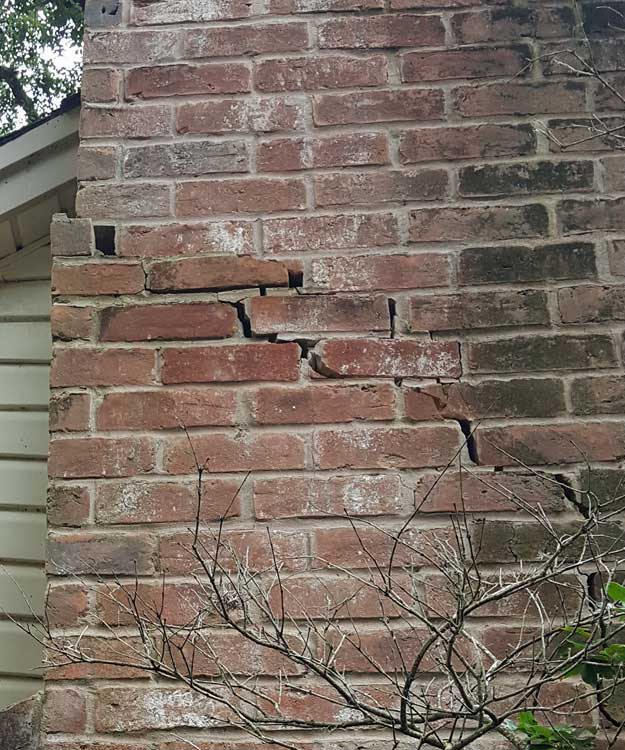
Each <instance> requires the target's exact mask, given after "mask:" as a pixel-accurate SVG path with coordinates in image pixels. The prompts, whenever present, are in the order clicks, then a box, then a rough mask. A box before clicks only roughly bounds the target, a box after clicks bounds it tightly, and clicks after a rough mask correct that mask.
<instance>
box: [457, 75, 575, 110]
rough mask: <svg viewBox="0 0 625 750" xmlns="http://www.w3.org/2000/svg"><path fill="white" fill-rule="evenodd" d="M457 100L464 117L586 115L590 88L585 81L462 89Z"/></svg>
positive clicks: (467, 87)
mask: <svg viewBox="0 0 625 750" xmlns="http://www.w3.org/2000/svg"><path fill="white" fill-rule="evenodd" d="M453 98H454V108H455V110H456V111H457V112H458V113H459V114H461V115H462V116H463V117H483V116H489V115H541V114H555V115H557V114H566V113H570V112H585V111H586V85H585V83H583V82H581V81H563V82H558V83H551V82H549V83H542V82H541V83H539V82H535V83H494V84H492V85H490V86H475V87H474V86H461V87H459V88H457V89H455V90H454V92H453Z"/></svg>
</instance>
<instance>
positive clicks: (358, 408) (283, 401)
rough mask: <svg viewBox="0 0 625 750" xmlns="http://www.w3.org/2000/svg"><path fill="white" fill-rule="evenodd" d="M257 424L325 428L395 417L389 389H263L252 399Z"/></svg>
mask: <svg viewBox="0 0 625 750" xmlns="http://www.w3.org/2000/svg"><path fill="white" fill-rule="evenodd" d="M250 409H251V413H252V417H253V420H254V422H255V423H256V424H325V423H331V422H353V421H357V420H363V419H364V420H369V419H371V420H389V419H393V418H394V415H395V392H394V390H393V388H392V386H390V385H349V386H334V385H309V386H306V387H298V388H284V387H280V388H272V387H267V388H260V389H258V390H257V391H256V392H254V393H253V394H251V396H250Z"/></svg>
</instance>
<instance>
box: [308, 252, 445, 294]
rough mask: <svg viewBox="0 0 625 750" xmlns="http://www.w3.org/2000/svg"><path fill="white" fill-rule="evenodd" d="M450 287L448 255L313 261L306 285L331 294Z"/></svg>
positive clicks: (382, 256) (423, 254)
mask: <svg viewBox="0 0 625 750" xmlns="http://www.w3.org/2000/svg"><path fill="white" fill-rule="evenodd" d="M448 284H449V258H448V256H447V255H443V254H442V253H440V254H435V253H422V254H420V255H395V254H393V255H390V254H387V255H359V256H355V257H342V258H341V257H338V258H319V259H315V260H313V261H312V265H311V272H310V276H309V277H308V286H310V287H313V288H316V289H324V290H328V291H332V292H352V291H374V290H378V289H381V290H392V289H424V288H427V287H435V286H447V285H448Z"/></svg>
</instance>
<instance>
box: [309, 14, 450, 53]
mask: <svg viewBox="0 0 625 750" xmlns="http://www.w3.org/2000/svg"><path fill="white" fill-rule="evenodd" d="M318 35H319V47H320V48H321V49H324V48H328V49H360V48H364V49H371V48H375V47H381V48H383V49H389V48H393V47H438V46H442V45H443V44H444V43H445V28H444V26H443V24H442V21H441V19H440V17H438V16H425V15H424V16H419V15H414V14H399V15H383V16H364V17H360V18H358V17H355V18H333V19H332V20H330V21H325V22H324V23H322V24H320V25H319V27H318Z"/></svg>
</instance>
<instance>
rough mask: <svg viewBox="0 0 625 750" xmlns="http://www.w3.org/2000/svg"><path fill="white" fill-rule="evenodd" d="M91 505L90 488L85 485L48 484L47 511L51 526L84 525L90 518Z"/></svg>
mask: <svg viewBox="0 0 625 750" xmlns="http://www.w3.org/2000/svg"><path fill="white" fill-rule="evenodd" d="M90 505H91V501H90V495H89V488H88V487H86V486H84V485H76V484H66V483H61V482H59V483H51V484H49V485H48V498H47V505H46V511H47V516H48V523H49V524H50V525H51V526H82V525H83V524H84V523H86V522H87V520H88V518H89V509H90Z"/></svg>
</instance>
